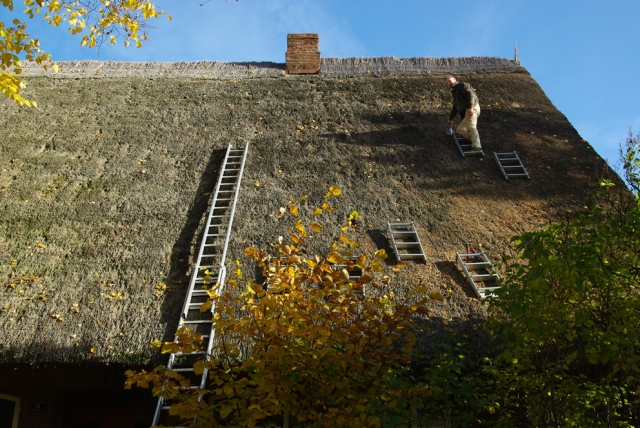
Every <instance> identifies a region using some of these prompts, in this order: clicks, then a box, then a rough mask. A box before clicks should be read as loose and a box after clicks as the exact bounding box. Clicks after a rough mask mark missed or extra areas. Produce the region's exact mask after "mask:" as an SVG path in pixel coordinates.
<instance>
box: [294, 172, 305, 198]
mask: <svg viewBox="0 0 640 428" xmlns="http://www.w3.org/2000/svg"><path fill="white" fill-rule="evenodd" d="M294 178H295V177H294ZM307 198H308V196H307V195H304V196H303V197H301V198H300V199H298V201H299V202H302V201H304V200H305V199H307Z"/></svg>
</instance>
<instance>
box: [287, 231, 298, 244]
mask: <svg viewBox="0 0 640 428" xmlns="http://www.w3.org/2000/svg"><path fill="white" fill-rule="evenodd" d="M289 239H291V242H293V243H294V244H297V243H298V242H300V238H299V237H298V235H296V234H295V233H292V234H291V235H289Z"/></svg>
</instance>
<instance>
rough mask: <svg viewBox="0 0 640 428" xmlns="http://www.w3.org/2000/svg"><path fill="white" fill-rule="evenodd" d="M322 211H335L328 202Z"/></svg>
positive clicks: (323, 205)
mask: <svg viewBox="0 0 640 428" xmlns="http://www.w3.org/2000/svg"><path fill="white" fill-rule="evenodd" d="M322 209H323V210H325V211H327V212H331V211H333V207H332V206H331V205H329V204H327V203H326V202H325V203H324V204H322Z"/></svg>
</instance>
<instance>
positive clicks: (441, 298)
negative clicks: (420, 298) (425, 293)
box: [429, 291, 444, 302]
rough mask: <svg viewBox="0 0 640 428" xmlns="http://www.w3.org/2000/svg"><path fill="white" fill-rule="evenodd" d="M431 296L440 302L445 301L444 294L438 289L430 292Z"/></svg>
mask: <svg viewBox="0 0 640 428" xmlns="http://www.w3.org/2000/svg"><path fill="white" fill-rule="evenodd" d="M429 298H430V299H431V300H437V301H438V302H444V296H443V295H442V294H440V293H438V292H437V291H434V292H433V293H431V294H429Z"/></svg>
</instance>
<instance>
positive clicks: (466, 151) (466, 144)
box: [447, 127, 484, 158]
mask: <svg viewBox="0 0 640 428" xmlns="http://www.w3.org/2000/svg"><path fill="white" fill-rule="evenodd" d="M447 134H449V135H451V138H453V141H454V142H455V143H456V147H458V151H459V152H460V156H462V157H463V158H464V157H465V156H484V152H483V151H482V149H474V148H472V147H471V141H469V140H467V139H466V138H464V137H463V136H462V135H460V134H458V133H456V132H455V131H454V130H453V128H452V127H450V128H449V129H448V130H447Z"/></svg>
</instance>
